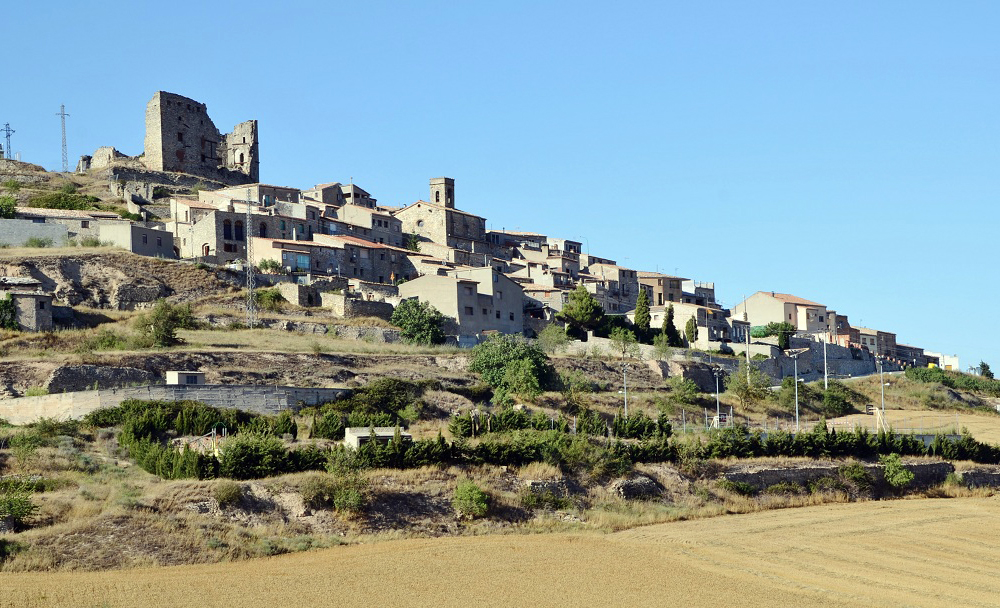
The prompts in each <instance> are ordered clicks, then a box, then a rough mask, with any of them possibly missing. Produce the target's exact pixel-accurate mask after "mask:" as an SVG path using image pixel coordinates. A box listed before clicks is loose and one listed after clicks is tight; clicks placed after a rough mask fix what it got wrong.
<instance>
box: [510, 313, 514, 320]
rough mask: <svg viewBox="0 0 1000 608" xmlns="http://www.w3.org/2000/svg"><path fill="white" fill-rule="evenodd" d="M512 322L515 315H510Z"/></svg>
mask: <svg viewBox="0 0 1000 608" xmlns="http://www.w3.org/2000/svg"><path fill="white" fill-rule="evenodd" d="M510 320H511V321H513V320H514V313H510Z"/></svg>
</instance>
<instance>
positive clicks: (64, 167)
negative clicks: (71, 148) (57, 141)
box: [56, 104, 69, 173]
mask: <svg viewBox="0 0 1000 608" xmlns="http://www.w3.org/2000/svg"><path fill="white" fill-rule="evenodd" d="M56 116H58V117H60V118H61V119H62V170H63V173H69V154H68V153H67V150H66V117H67V116H69V114H67V113H66V106H65V105H64V104H59V113H58V114H56Z"/></svg>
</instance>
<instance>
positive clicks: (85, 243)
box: [80, 236, 109, 247]
mask: <svg viewBox="0 0 1000 608" xmlns="http://www.w3.org/2000/svg"><path fill="white" fill-rule="evenodd" d="M108 245H109V243H103V242H101V239H99V238H97V237H96V236H85V237H83V238H82V239H80V246H81V247H107V246H108Z"/></svg>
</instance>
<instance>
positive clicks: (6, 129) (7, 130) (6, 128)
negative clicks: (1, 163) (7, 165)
mask: <svg viewBox="0 0 1000 608" xmlns="http://www.w3.org/2000/svg"><path fill="white" fill-rule="evenodd" d="M0 133H5V134H6V135H7V147H6V148H4V149H5V150H6V154H7V158H12V157H11V155H10V136H11V135H13V134H14V133H16V131H14V129H11V128H10V123H9V122H8V123H5V124H4V126H3V128H2V129H0Z"/></svg>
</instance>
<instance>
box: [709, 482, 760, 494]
mask: <svg viewBox="0 0 1000 608" xmlns="http://www.w3.org/2000/svg"><path fill="white" fill-rule="evenodd" d="M716 485H717V486H719V487H720V488H722V489H723V490H726V491H727V492H732V493H734V494H740V495H742V496H753V495H754V494H756V493H757V489H756V488H755V487H753V486H752V485H750V484H748V483H746V482H744V481H729V480H728V479H720V480H719V481H717V482H716Z"/></svg>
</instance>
